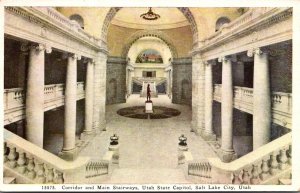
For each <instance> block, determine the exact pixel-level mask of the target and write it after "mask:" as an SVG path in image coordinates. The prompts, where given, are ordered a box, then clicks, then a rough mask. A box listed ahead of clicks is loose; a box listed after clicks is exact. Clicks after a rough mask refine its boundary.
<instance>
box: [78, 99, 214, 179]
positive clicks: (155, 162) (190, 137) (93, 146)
mask: <svg viewBox="0 0 300 193" xmlns="http://www.w3.org/2000/svg"><path fill="white" fill-rule="evenodd" d="M144 101H145V98H140V97H139V95H131V96H130V97H129V98H128V99H127V103H123V104H115V105H108V106H107V109H106V119H107V131H106V132H102V133H101V134H98V135H97V136H96V137H95V138H94V139H93V140H92V141H91V142H90V143H89V145H88V146H87V147H86V148H85V149H84V150H83V151H82V152H81V153H80V155H81V156H91V157H93V159H100V158H101V157H102V156H103V155H104V154H105V152H106V150H107V148H108V145H109V141H110V140H109V137H110V136H112V135H113V134H114V133H116V134H117V135H118V136H119V144H120V159H119V161H120V163H119V165H120V168H119V169H116V170H114V172H113V174H112V177H111V179H110V180H109V181H107V183H187V181H186V179H185V178H184V174H183V172H182V171H181V170H180V169H178V168H177V147H178V137H179V136H180V135H181V134H184V135H185V136H186V137H187V144H188V146H189V149H190V151H191V153H192V155H193V158H194V160H200V159H204V158H205V157H214V156H215V154H214V152H213V151H211V149H210V148H209V147H208V144H207V143H205V142H204V141H203V140H202V139H201V137H199V136H196V135H195V134H194V133H192V132H190V127H189V125H190V121H191V109H190V107H189V106H186V105H176V104H172V103H171V101H170V99H169V98H168V97H167V96H165V95H159V96H158V98H153V99H152V101H153V104H154V106H155V105H159V106H165V107H172V108H174V109H177V110H180V111H181V114H180V115H179V116H177V117H172V118H168V119H155V120H145V119H133V118H127V117H122V116H120V115H118V114H117V113H116V111H117V110H118V109H120V108H124V107H129V106H139V105H143V104H144Z"/></svg>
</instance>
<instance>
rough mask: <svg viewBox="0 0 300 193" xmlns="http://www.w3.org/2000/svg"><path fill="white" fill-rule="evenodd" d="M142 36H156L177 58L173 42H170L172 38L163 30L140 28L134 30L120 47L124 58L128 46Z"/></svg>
mask: <svg viewBox="0 0 300 193" xmlns="http://www.w3.org/2000/svg"><path fill="white" fill-rule="evenodd" d="M143 37H156V38H159V39H161V40H162V41H163V42H164V43H165V44H166V45H167V46H168V47H169V49H170V51H171V54H172V57H173V58H177V56H178V54H177V50H176V48H175V46H174V43H173V42H172V39H171V38H170V37H169V36H168V35H166V34H165V33H164V32H162V31H157V30H141V31H137V32H135V33H134V34H133V35H131V36H130V37H129V38H128V39H127V40H126V41H125V44H124V47H123V48H122V54H121V56H122V57H124V58H126V57H127V54H128V51H129V49H130V47H131V46H132V45H133V44H134V43H135V42H136V41H137V40H139V39H140V38H143Z"/></svg>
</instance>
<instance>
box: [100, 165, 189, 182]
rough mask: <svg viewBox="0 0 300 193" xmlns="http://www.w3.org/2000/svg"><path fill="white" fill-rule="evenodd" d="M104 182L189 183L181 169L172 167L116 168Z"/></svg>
mask: <svg viewBox="0 0 300 193" xmlns="http://www.w3.org/2000/svg"><path fill="white" fill-rule="evenodd" d="M105 183H130V184H132V183H133V184H145V183H150V184H173V183H183V184H187V183H191V182H189V181H187V180H186V178H185V176H184V173H183V171H182V170H181V169H173V168H118V169H115V170H114V171H113V173H112V175H111V178H110V179H108V180H107V181H106V182H105Z"/></svg>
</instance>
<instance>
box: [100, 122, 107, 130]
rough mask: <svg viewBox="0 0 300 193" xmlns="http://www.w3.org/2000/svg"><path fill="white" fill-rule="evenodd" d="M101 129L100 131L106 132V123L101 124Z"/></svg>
mask: <svg viewBox="0 0 300 193" xmlns="http://www.w3.org/2000/svg"><path fill="white" fill-rule="evenodd" d="M99 129H100V131H106V121H103V122H100V123H99Z"/></svg>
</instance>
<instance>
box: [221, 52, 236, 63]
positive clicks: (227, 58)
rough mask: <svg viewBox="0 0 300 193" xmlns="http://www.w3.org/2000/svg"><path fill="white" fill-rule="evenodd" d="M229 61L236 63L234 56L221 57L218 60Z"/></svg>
mask: <svg viewBox="0 0 300 193" xmlns="http://www.w3.org/2000/svg"><path fill="white" fill-rule="evenodd" d="M229 60H230V61H232V62H236V61H237V56H236V54H233V55H229V56H221V57H219V58H218V62H223V61H229Z"/></svg>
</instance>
